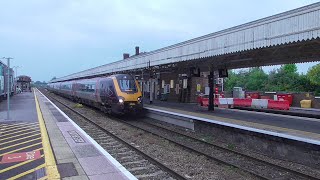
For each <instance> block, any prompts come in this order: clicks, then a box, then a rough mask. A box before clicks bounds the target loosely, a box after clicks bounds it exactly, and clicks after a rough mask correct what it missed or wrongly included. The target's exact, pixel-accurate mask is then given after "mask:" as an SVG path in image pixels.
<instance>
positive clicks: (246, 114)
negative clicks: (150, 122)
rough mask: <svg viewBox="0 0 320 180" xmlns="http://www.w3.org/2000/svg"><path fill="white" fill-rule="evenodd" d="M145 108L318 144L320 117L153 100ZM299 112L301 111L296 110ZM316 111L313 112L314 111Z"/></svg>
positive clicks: (319, 139)
mask: <svg viewBox="0 0 320 180" xmlns="http://www.w3.org/2000/svg"><path fill="white" fill-rule="evenodd" d="M144 106H145V108H146V109H150V110H159V111H165V112H170V113H176V114H180V115H182V116H189V117H195V119H202V120H205V121H206V120H208V121H212V122H216V123H227V124H228V125H230V126H235V127H240V128H244V129H247V128H250V129H251V130H256V131H257V132H258V131H259V132H270V134H277V135H279V136H283V137H290V138H295V139H299V140H301V141H306V142H314V143H316V144H318V143H320V132H319V129H320V120H319V119H315V118H306V117H297V116H289V115H281V114H271V113H264V112H254V111H244V110H238V109H224V108H215V110H214V111H210V112H209V111H208V110H207V109H206V108H202V107H199V106H197V104H195V103H193V104H187V103H174V102H163V101H154V102H153V104H148V103H145V104H144ZM299 111H302V110H301V109H299ZM314 112H315V111H313V113H314Z"/></svg>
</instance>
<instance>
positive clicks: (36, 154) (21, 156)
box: [0, 150, 41, 164]
mask: <svg viewBox="0 0 320 180" xmlns="http://www.w3.org/2000/svg"><path fill="white" fill-rule="evenodd" d="M39 158H41V154H40V151H39V150H37V151H30V152H22V153H14V154H6V155H4V156H3V157H2V160H1V162H0V164H5V163H13V162H22V161H28V160H35V159H39Z"/></svg>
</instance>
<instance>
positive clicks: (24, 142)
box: [0, 137, 41, 151]
mask: <svg viewBox="0 0 320 180" xmlns="http://www.w3.org/2000/svg"><path fill="white" fill-rule="evenodd" d="M40 139H41V137H39V138H36V139H31V140H29V141H23V142H21V143H18V144H13V145H11V146H7V147H4V148H0V151H2V150H5V149H9V148H12V147H15V146H19V145H22V144H26V143H29V142H32V141H37V140H40Z"/></svg>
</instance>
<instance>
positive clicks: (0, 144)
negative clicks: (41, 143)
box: [0, 133, 40, 146]
mask: <svg viewBox="0 0 320 180" xmlns="http://www.w3.org/2000/svg"><path fill="white" fill-rule="evenodd" d="M39 135H40V133H37V134H33V135H30V136H26V137H22V138H19V139H14V140H11V141H6V142H4V143H0V146H2V145H4V144H8V143H12V142H15V141H20V140H22V139H27V138H30V137H33V136H39Z"/></svg>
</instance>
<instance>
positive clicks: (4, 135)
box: [0, 128, 36, 138]
mask: <svg viewBox="0 0 320 180" xmlns="http://www.w3.org/2000/svg"><path fill="white" fill-rule="evenodd" d="M32 130H36V128H34V129H31V128H30V129H25V130H22V131H19V132H13V133H8V134H3V135H2V136H0V138H1V137H6V136H8V135H12V134H17V133H20V132H25V131H32Z"/></svg>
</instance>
